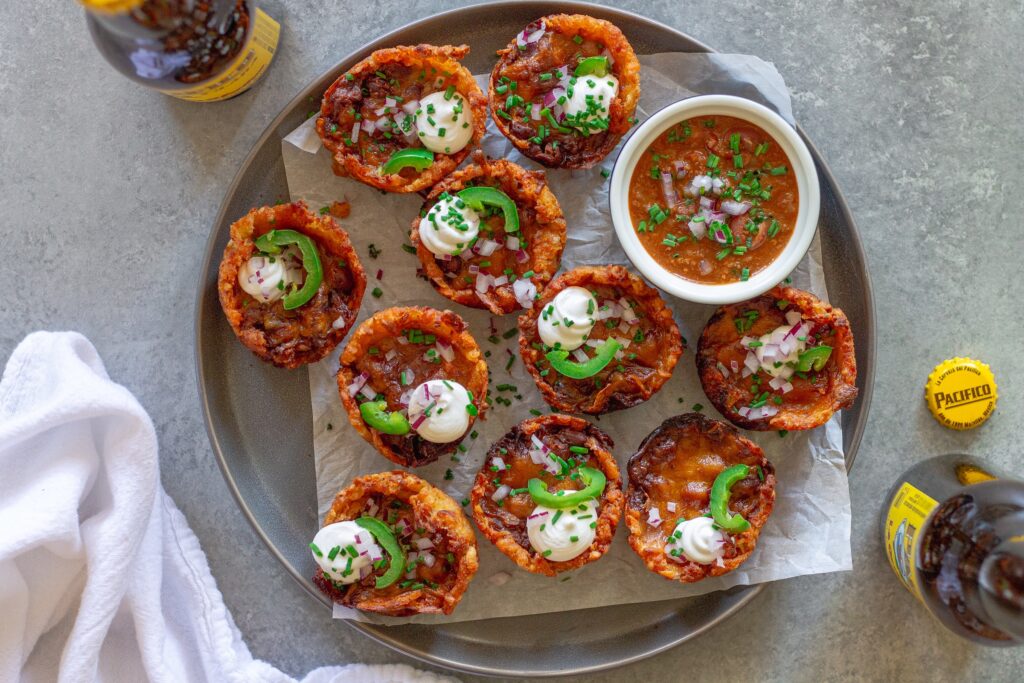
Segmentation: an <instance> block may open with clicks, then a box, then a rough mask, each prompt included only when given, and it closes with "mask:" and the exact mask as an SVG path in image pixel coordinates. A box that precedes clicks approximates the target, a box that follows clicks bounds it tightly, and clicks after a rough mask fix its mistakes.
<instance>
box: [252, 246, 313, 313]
mask: <svg viewBox="0 0 1024 683" xmlns="http://www.w3.org/2000/svg"><path fill="white" fill-rule="evenodd" d="M304 279H305V272H304V271H303V269H302V253H301V252H300V251H299V249H298V247H296V246H294V245H291V246H289V247H288V248H287V249H284V250H282V251H281V253H279V254H275V255H273V256H259V255H257V256H253V257H251V258H250V259H249V260H248V261H246V262H245V263H243V264H242V267H241V268H239V269H238V286H239V287H241V288H242V291H244V292H245V293H246V294H248V295H249V296H251V297H252V298H254V299H256V300H257V301H262V302H265V303H270V302H273V301H277V300H278V299H280V298H281V297H282V296H284V294H285V292H286V291H287V290H288V288H289V287H290V286H291V285H295V286H302V281H303V280H304Z"/></svg>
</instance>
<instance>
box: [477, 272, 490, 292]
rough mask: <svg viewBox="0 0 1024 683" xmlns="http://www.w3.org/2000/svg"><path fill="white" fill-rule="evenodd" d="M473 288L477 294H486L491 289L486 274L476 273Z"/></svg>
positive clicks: (488, 277) (488, 276)
mask: <svg viewBox="0 0 1024 683" xmlns="http://www.w3.org/2000/svg"><path fill="white" fill-rule="evenodd" d="M475 288H476V291H477V292H478V293H479V294H483V293H484V292H486V291H487V290H488V289H490V288H491V276H490V275H488V274H487V273H477V274H476V285H475Z"/></svg>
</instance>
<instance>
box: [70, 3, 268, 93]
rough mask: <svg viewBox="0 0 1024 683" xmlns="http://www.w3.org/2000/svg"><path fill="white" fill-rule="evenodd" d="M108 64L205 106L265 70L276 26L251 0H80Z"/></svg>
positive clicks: (238, 89) (244, 86) (241, 89)
mask: <svg viewBox="0 0 1024 683" xmlns="http://www.w3.org/2000/svg"><path fill="white" fill-rule="evenodd" d="M81 2H82V4H83V5H84V6H85V8H86V10H87V11H86V18H87V21H88V24H89V31H90V33H91V34H92V37H93V40H94V41H95V42H96V45H97V47H98V48H99V50H100V52H101V53H102V54H103V56H104V57H105V58H106V60H107V61H108V62H110V64H111V65H112V66H113V67H114V68H115V69H117V70H118V71H120V72H121V73H122V74H124V75H125V76H127V77H128V78H131V79H132V80H133V81H135V82H137V83H141V84H142V85H145V86H148V87H150V88H154V89H157V90H159V91H161V92H163V93H166V94H168V95H172V96H174V97H179V98H181V99H186V100H192V101H198V102H212V101H216V100H224V99H228V98H231V97H234V96H235V95H238V94H240V93H242V92H244V91H245V90H247V89H248V88H249V87H251V86H252V85H253V84H254V83H255V82H256V81H257V80H258V79H259V78H260V76H262V75H263V73H264V72H265V71H266V70H267V68H268V67H269V66H270V62H271V60H272V59H273V56H274V52H275V51H276V50H277V41H278V37H279V35H280V27H279V25H278V24H277V22H276V21H274V20H273V19H272V18H270V16H268V15H267V14H266V13H265V12H263V11H262V10H261V9H259V8H258V7H256V5H255V3H254V2H252V0H81Z"/></svg>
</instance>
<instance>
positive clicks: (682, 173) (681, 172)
mask: <svg viewBox="0 0 1024 683" xmlns="http://www.w3.org/2000/svg"><path fill="white" fill-rule="evenodd" d="M672 168H673V169H675V172H676V178H678V179H679V180H682V179H683V178H684V177H686V172H687V170H689V169H688V168H687V166H686V162H685V161H680V160H678V159H677V160H675V161H673V162H672Z"/></svg>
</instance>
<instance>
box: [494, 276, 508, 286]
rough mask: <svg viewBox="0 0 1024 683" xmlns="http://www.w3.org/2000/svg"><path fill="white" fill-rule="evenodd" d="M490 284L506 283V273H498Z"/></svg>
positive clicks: (499, 284)
mask: <svg viewBox="0 0 1024 683" xmlns="http://www.w3.org/2000/svg"><path fill="white" fill-rule="evenodd" d="M491 284H492V285H494V286H495V287H504V286H505V285H507V284H508V275H499V276H498V277H496V278H494V281H493V282H492V283H491Z"/></svg>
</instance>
